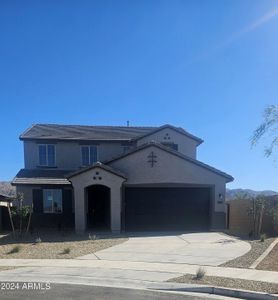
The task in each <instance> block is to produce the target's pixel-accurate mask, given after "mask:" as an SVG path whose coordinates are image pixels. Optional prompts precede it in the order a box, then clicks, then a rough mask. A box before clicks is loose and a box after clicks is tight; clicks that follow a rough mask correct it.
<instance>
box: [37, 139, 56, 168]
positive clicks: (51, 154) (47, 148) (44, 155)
mask: <svg viewBox="0 0 278 300" xmlns="http://www.w3.org/2000/svg"><path fill="white" fill-rule="evenodd" d="M38 151H39V165H40V166H46V167H55V165H56V151H55V145H50V144H40V145H38Z"/></svg>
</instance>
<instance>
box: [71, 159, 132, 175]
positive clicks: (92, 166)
mask: <svg viewBox="0 0 278 300" xmlns="http://www.w3.org/2000/svg"><path fill="white" fill-rule="evenodd" d="M95 168H100V169H103V170H104V171H107V172H109V173H112V174H114V175H116V176H119V177H122V178H124V179H126V176H125V175H124V174H123V173H122V172H120V171H118V170H115V169H113V168H111V167H110V166H107V165H104V164H102V163H101V162H96V163H95V164H93V165H91V166H88V167H86V168H83V169H80V170H78V171H76V172H73V173H71V174H68V176H67V178H69V179H70V178H72V177H75V176H78V175H80V174H82V173H85V172H88V171H91V170H93V169H95Z"/></svg>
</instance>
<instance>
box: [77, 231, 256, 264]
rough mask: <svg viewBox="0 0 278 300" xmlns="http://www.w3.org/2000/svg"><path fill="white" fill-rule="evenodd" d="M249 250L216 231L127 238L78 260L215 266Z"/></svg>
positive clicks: (247, 247)
mask: <svg viewBox="0 0 278 300" xmlns="http://www.w3.org/2000/svg"><path fill="white" fill-rule="evenodd" d="M250 249H251V246H250V245H249V243H246V242H244V241H241V240H238V239H236V238H233V237H231V236H228V235H225V234H223V233H218V232H205V233H187V234H181V235H161V236H152V235H150V236H143V237H142V236H135V237H130V238H129V240H128V241H127V242H125V243H122V244H119V245H116V246H114V247H111V248H108V249H105V250H102V251H98V252H96V253H94V254H89V255H85V256H82V257H79V259H86V260H96V259H101V260H109V261H134V262H160V263H178V264H180V263H183V264H193V265H194V264H195V265H207V266H218V265H220V264H222V263H225V262H227V261H229V260H232V259H234V258H236V257H238V256H242V255H244V254H245V253H247V252H248V251H249V250H250Z"/></svg>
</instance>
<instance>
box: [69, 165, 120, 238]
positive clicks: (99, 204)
mask: <svg viewBox="0 0 278 300" xmlns="http://www.w3.org/2000/svg"><path fill="white" fill-rule="evenodd" d="M69 180H70V181H71V183H72V186H73V189H74V199H75V201H74V202H75V230H76V232H77V233H83V232H84V231H86V230H90V231H111V232H113V233H119V232H120V231H121V199H122V184H123V182H124V181H125V180H126V178H125V176H124V175H123V174H121V173H119V172H116V171H114V170H113V169H112V168H109V167H107V166H104V165H103V164H101V163H96V164H95V165H94V166H92V167H89V168H86V169H83V170H80V171H78V172H75V173H73V174H72V175H70V176H69Z"/></svg>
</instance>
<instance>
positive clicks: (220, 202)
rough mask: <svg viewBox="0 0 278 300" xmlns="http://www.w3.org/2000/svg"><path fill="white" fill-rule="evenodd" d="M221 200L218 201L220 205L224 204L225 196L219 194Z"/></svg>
mask: <svg viewBox="0 0 278 300" xmlns="http://www.w3.org/2000/svg"><path fill="white" fill-rule="evenodd" d="M218 197H219V200H218V201H217V203H218V204H222V203H223V199H224V197H223V195H222V194H221V193H219V194H218Z"/></svg>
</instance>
